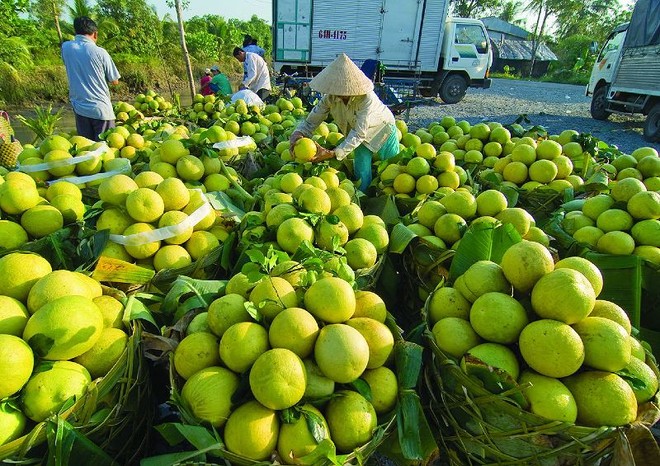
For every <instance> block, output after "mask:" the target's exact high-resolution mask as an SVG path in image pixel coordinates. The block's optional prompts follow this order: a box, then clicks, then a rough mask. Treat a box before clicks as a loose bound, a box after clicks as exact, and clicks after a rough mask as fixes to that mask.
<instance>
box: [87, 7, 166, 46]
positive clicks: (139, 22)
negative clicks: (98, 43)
mask: <svg viewBox="0 0 660 466" xmlns="http://www.w3.org/2000/svg"><path fill="white" fill-rule="evenodd" d="M97 7H98V18H99V23H100V22H101V21H103V20H105V19H112V20H113V21H114V22H115V23H116V24H117V27H118V28H119V34H118V35H117V37H116V38H115V42H114V43H113V48H114V49H115V50H113V51H115V52H124V53H130V54H133V55H138V56H148V55H150V54H154V53H157V51H158V50H157V49H158V44H159V43H160V42H161V41H162V37H161V29H160V21H159V19H158V15H157V14H156V11H155V9H154V8H153V7H151V6H149V5H147V3H146V1H145V0H98V2H97ZM99 26H100V24H99ZM99 29H100V27H99ZM106 45H108V44H106ZM108 48H110V47H109V46H108ZM109 51H111V50H109Z"/></svg>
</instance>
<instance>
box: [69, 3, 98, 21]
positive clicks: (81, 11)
mask: <svg viewBox="0 0 660 466" xmlns="http://www.w3.org/2000/svg"><path fill="white" fill-rule="evenodd" d="M67 11H68V13H69V18H70V19H71V22H72V23H73V20H74V19H76V18H79V17H81V16H87V17H88V18H92V19H93V18H94V9H93V8H92V7H91V6H90V5H89V2H88V1H87V0H73V2H72V3H71V4H70V5H69V6H68V7H67Z"/></svg>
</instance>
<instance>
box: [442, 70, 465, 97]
mask: <svg viewBox="0 0 660 466" xmlns="http://www.w3.org/2000/svg"><path fill="white" fill-rule="evenodd" d="M466 90H467V83H466V82H465V79H463V78H462V77H461V76H459V75H457V74H454V75H451V76H447V78H446V79H445V80H444V81H443V82H442V86H441V87H440V98H441V99H442V101H443V102H445V103H448V104H456V103H458V102H460V101H461V100H463V97H465V91H466Z"/></svg>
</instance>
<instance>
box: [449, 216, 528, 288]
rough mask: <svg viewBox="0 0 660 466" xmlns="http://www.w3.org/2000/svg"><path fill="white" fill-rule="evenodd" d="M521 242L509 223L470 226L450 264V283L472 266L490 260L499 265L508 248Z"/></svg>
mask: <svg viewBox="0 0 660 466" xmlns="http://www.w3.org/2000/svg"><path fill="white" fill-rule="evenodd" d="M520 241H522V238H521V236H520V233H518V231H517V230H516V229H515V227H514V226H513V225H512V224H510V223H505V224H500V225H492V224H486V223H478V224H475V225H472V226H471V227H470V228H468V230H467V231H466V233H465V234H464V235H463V238H461V242H460V244H459V245H458V248H457V249H456V254H455V255H454V258H453V259H452V262H451V268H450V269H449V276H450V279H451V280H452V281H454V280H456V279H457V278H458V277H459V276H461V275H463V274H464V273H465V271H466V270H467V269H468V268H470V266H471V265H472V264H474V263H475V262H478V261H481V260H490V261H493V262H495V263H497V264H499V263H500V262H501V260H502V256H503V255H504V253H505V252H506V250H507V249H509V247H511V246H513V245H514V244H516V243H519V242H520Z"/></svg>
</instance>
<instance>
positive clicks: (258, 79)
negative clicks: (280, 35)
mask: <svg viewBox="0 0 660 466" xmlns="http://www.w3.org/2000/svg"><path fill="white" fill-rule="evenodd" d="M234 57H235V58H236V59H237V60H238V61H240V62H241V63H243V65H244V67H245V77H244V78H243V82H242V83H241V85H240V89H250V90H251V91H252V92H254V93H256V94H257V95H258V96H259V98H260V99H261V100H266V98H267V97H268V96H269V95H270V90H271V85H270V72H269V71H268V65H266V62H265V61H264V59H263V58H261V57H260V56H259V55H257V54H256V53H252V52H246V51H245V50H243V49H242V48H240V47H236V48H235V49H234Z"/></svg>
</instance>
